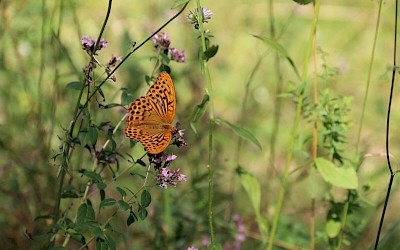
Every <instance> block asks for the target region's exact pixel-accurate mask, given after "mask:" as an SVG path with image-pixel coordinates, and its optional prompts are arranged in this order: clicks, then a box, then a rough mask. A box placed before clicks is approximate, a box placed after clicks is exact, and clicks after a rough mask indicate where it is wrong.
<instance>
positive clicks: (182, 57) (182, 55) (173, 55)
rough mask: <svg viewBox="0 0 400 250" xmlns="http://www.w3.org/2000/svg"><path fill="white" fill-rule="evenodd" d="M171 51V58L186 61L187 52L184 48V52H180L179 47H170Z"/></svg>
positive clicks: (181, 61)
mask: <svg viewBox="0 0 400 250" xmlns="http://www.w3.org/2000/svg"><path fill="white" fill-rule="evenodd" d="M169 53H170V54H171V59H172V60H174V61H177V62H180V63H184V62H185V53H184V51H183V50H182V52H179V51H178V50H177V49H175V48H170V49H169Z"/></svg>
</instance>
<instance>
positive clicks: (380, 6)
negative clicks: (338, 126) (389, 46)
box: [355, 0, 396, 168]
mask: <svg viewBox="0 0 400 250" xmlns="http://www.w3.org/2000/svg"><path fill="white" fill-rule="evenodd" d="M382 2H383V1H382V0H379V8H378V17H377V19H376V26H375V35H374V42H373V45H372V51H371V59H370V61H369V67H368V74H367V85H366V88H365V93H364V101H363V105H362V111H361V117H360V122H359V123H358V124H360V126H359V127H358V134H357V142H356V152H355V162H356V163H358V154H359V152H358V151H359V147H360V140H361V130H362V126H363V124H364V115H365V108H366V106H367V100H368V92H369V85H370V82H371V72H372V65H373V63H374V58H375V48H376V41H377V40H378V31H379V23H380V20H381V9H382ZM394 66H396V65H394ZM357 165H358V164H357ZM357 168H358V166H357Z"/></svg>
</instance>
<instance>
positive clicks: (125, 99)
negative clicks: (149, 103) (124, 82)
mask: <svg viewBox="0 0 400 250" xmlns="http://www.w3.org/2000/svg"><path fill="white" fill-rule="evenodd" d="M121 91H122V93H121V105H122V106H126V105H129V104H130V103H131V102H133V101H134V100H135V99H136V98H135V97H133V96H132V95H131V94H129V92H128V90H127V89H126V88H122V89H121Z"/></svg>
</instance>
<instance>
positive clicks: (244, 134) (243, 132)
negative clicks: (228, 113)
mask: <svg viewBox="0 0 400 250" xmlns="http://www.w3.org/2000/svg"><path fill="white" fill-rule="evenodd" d="M215 122H216V123H221V122H223V123H225V124H227V125H229V127H231V128H232V129H233V131H235V133H236V134H237V135H239V136H240V137H242V138H244V139H247V140H249V141H251V142H252V143H254V144H255V145H256V146H257V147H258V148H259V149H260V150H262V147H261V144H260V142H259V141H258V140H257V138H256V137H255V136H254V135H253V134H252V133H251V132H250V131H248V130H246V129H244V128H241V127H238V126H236V125H233V124H232V123H230V122H228V121H226V120H224V119H221V118H218V119H215Z"/></svg>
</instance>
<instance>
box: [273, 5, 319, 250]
mask: <svg viewBox="0 0 400 250" xmlns="http://www.w3.org/2000/svg"><path fill="white" fill-rule="evenodd" d="M319 7H320V0H316V3H315V9H314V18H313V23H312V27H311V32H310V37H309V41H308V47H307V52H306V56H305V58H304V68H303V73H302V77H301V81H302V83H301V84H304V83H305V82H306V78H307V72H308V64H309V60H310V55H311V48H312V44H313V38H314V32H315V29H316V26H317V22H318V15H319ZM303 101H304V94H303V93H301V94H300V95H299V98H298V103H297V109H296V117H295V120H294V125H293V128H292V132H291V141H290V145H289V150H288V155H287V158H286V163H285V169H284V173H283V178H282V183H281V188H280V192H279V196H278V201H277V203H276V206H275V215H274V221H273V224H272V228H271V232H270V235H269V240H268V248H267V249H268V250H271V249H272V246H273V244H274V240H275V234H276V230H277V228H278V222H279V216H280V213H281V209H282V205H283V200H284V197H285V192H286V183H287V177H288V175H289V168H290V164H291V161H292V155H293V149H294V145H295V142H296V137H297V134H298V127H299V123H300V117H301V108H302V106H303Z"/></svg>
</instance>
